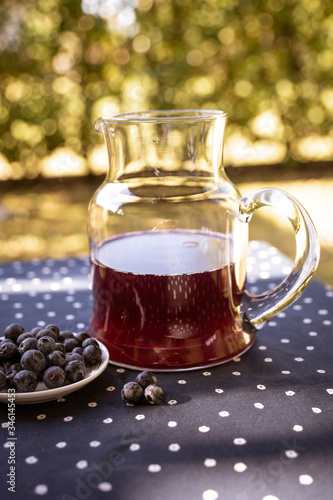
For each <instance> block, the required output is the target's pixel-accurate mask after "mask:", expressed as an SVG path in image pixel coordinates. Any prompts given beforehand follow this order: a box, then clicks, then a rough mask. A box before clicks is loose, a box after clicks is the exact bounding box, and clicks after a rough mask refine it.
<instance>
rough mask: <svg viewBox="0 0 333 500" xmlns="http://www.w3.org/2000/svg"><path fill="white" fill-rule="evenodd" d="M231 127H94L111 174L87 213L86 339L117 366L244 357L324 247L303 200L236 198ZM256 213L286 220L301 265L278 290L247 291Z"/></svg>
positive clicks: (139, 123)
mask: <svg viewBox="0 0 333 500" xmlns="http://www.w3.org/2000/svg"><path fill="white" fill-rule="evenodd" d="M226 121H227V116H226V114H225V113H223V112H221V111H210V110H203V111H198V110H180V111H174V110H173V111H161V112H159V111H147V112H138V113H124V114H119V115H116V116H113V117H111V118H99V119H98V120H97V121H96V124H95V128H96V130H98V131H100V132H103V134H104V138H105V141H106V144H107V150H108V155H109V170H108V172H107V175H106V178H105V180H104V182H103V184H102V185H101V186H100V187H99V189H98V190H97V191H96V193H95V195H94V197H93V198H92V200H91V203H90V206H89V224H88V231H89V242H90V259H91V275H92V293H93V309H92V316H91V321H90V326H89V331H90V333H91V334H92V335H93V336H94V337H96V338H97V339H99V340H100V341H102V342H103V343H104V344H105V345H106V347H107V348H108V350H109V352H110V360H111V361H112V362H114V363H116V364H118V365H121V366H125V367H130V368H135V369H150V370H155V371H163V370H168V371H170V370H185V369H194V368H199V367H208V366H212V365H216V364H219V363H222V362H225V361H228V360H230V359H232V358H234V357H235V356H239V355H241V354H242V353H244V352H245V351H246V350H247V349H249V348H250V347H251V345H252V344H253V342H254V340H255V333H256V331H257V330H258V329H259V328H261V327H262V326H263V325H264V324H265V323H266V322H267V321H269V320H270V319H271V318H272V317H274V316H275V315H276V314H277V313H278V312H280V311H281V310H282V309H284V308H285V307H287V306H288V305H290V304H291V303H292V302H293V301H294V300H295V299H296V298H297V297H298V296H299V295H300V294H301V293H302V292H303V291H304V289H305V288H306V286H307V285H308V284H309V282H310V280H311V278H312V277H313V275H314V272H315V270H316V267H317V265H318V259H319V246H318V241H317V236H316V231H315V228H314V226H313V223H312V221H311V219H310V217H309V216H308V214H307V212H306V211H305V210H304V208H303V207H302V206H301V205H300V203H299V202H298V201H297V200H295V199H294V198H293V197H292V196H290V195H289V194H287V193H285V192H283V191H281V190H278V189H269V188H267V189H261V190H259V191H257V192H255V193H253V194H252V195H251V196H248V197H242V196H241V195H240V193H239V191H238V190H237V189H236V187H235V186H234V185H233V184H232V183H231V182H230V180H229V179H228V178H227V176H226V174H225V170H224V168H223V161H222V153H223V139H224V131H225V126H226ZM262 206H271V207H275V208H277V209H279V210H280V211H282V212H283V213H284V214H285V215H286V216H287V217H288V218H289V220H290V222H291V224H292V226H293V228H294V230H295V235H296V257H295V263H294V267H293V269H292V271H291V273H290V275H289V276H288V277H287V278H286V279H285V280H284V281H283V282H282V283H281V284H279V285H278V286H277V287H276V288H275V289H273V290H269V291H267V292H265V293H260V294H251V293H249V292H248V291H247V289H246V267H247V253H248V222H249V221H250V219H251V216H252V214H253V213H254V212H255V210H257V209H258V208H260V207H262Z"/></svg>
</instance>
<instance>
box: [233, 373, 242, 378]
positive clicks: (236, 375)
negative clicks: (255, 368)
mask: <svg viewBox="0 0 333 500" xmlns="http://www.w3.org/2000/svg"><path fill="white" fill-rule="evenodd" d="M232 374H233V375H235V377H239V376H240V375H241V372H232Z"/></svg>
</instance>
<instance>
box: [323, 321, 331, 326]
mask: <svg viewBox="0 0 333 500" xmlns="http://www.w3.org/2000/svg"><path fill="white" fill-rule="evenodd" d="M331 324H332V321H331V320H329V319H325V321H323V325H325V326H331Z"/></svg>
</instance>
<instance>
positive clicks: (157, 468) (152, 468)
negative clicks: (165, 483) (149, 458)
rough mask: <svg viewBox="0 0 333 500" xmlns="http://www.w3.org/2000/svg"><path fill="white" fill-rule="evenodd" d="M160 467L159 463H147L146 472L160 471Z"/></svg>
mask: <svg viewBox="0 0 333 500" xmlns="http://www.w3.org/2000/svg"><path fill="white" fill-rule="evenodd" d="M161 469H162V467H161V466H160V465H159V464H150V465H148V472H160V470H161Z"/></svg>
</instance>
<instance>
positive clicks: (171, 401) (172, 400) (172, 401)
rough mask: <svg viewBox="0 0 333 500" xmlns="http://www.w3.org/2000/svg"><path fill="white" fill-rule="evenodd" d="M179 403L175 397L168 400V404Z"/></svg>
mask: <svg viewBox="0 0 333 500" xmlns="http://www.w3.org/2000/svg"><path fill="white" fill-rule="evenodd" d="M176 404H177V401H176V400H175V399H170V401H168V405H176Z"/></svg>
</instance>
